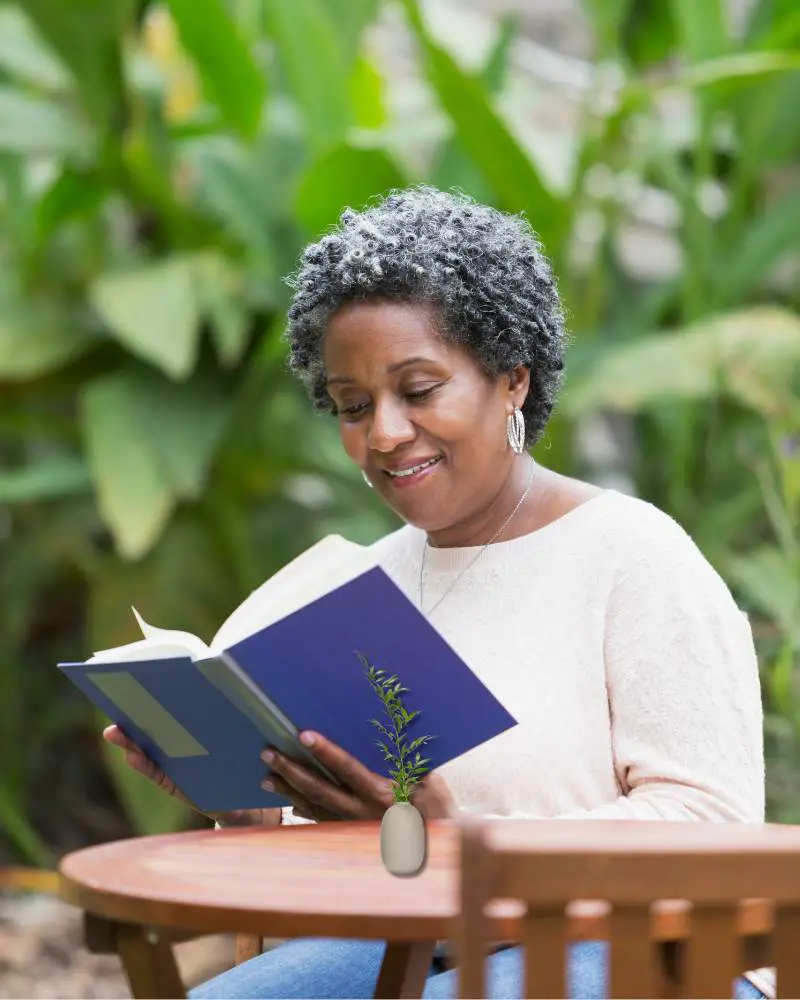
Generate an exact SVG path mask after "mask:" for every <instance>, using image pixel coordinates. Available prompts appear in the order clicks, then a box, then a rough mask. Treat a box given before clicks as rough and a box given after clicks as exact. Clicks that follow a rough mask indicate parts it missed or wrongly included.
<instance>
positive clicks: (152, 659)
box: [58, 535, 516, 812]
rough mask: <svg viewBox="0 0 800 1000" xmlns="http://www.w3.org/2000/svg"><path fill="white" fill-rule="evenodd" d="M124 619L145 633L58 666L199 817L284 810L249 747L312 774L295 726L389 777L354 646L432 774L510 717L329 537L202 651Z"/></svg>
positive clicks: (411, 611)
mask: <svg viewBox="0 0 800 1000" xmlns="http://www.w3.org/2000/svg"><path fill="white" fill-rule="evenodd" d="M134 614H136V617H137V619H138V621H139V624H140V626H141V628H142V631H143V634H144V639H142V640H139V641H138V642H134V643H131V644H129V645H127V646H120V647H117V648H116V649H111V650H104V651H101V652H99V653H96V654H95V655H94V656H93V657H91V658H90V659H89V660H87V661H85V662H83V663H60V664H59V665H58V666H59V668H60V669H61V670H62V671H63V672H64V674H65V675H66V676H67V677H68V678H69V679H70V680H71V681H72V682H73V683H74V684H75V685H76V686H77V687H79V688H80V689H81V691H83V692H84V694H86V695H87V697H88V698H89V699H90V700H91V701H92V702H93V703H94V704H95V705H96V706H97V707H98V708H99V709H100V710H101V711H102V712H104V713H105V714H106V715H107V716H108V717H109V719H111V720H112V721H113V722H115V723H116V724H117V725H118V726H120V728H121V729H122V730H123V731H124V732H125V733H126V734H127V735H128V736H129V737H130V738H131V739H132V740H134V742H135V743H137V744H138V745H139V746H140V747H141V748H142V750H143V751H144V752H145V753H146V754H147V755H148V756H149V757H150V758H151V759H152V760H153V761H154V762H155V763H156V764H157V765H158V766H159V767H160V768H161V769H162V770H163V771H164V772H165V773H166V774H167V775H168V776H169V777H170V778H171V779H172V780H173V781H174V782H175V784H176V785H177V787H178V788H179V789H180V790H181V791H182V792H183V793H184V795H186V797H187V798H188V799H189V800H190V801H192V802H193V803H194V804H195V805H196V806H197V807H198V808H199V809H201V810H202V811H204V812H222V811H226V810H232V809H251V808H260V807H261V808H263V807H266V808H269V807H275V806H285V805H290V804H291V803H290V801H289V800H288V799H286V798H284V797H283V796H282V795H278V794H276V793H274V792H266V791H264V790H263V789H262V788H261V782H262V781H263V780H264V778H265V777H266V776H267V772H268V768H267V766H266V765H265V764H264V762H263V761H262V760H261V759H260V753H261V751H262V750H264V749H265V747H266V746H268V745H272V746H275V747H277V748H278V749H280V750H281V751H282V752H283V753H285V754H287V755H288V756H290V757H293V758H294V759H296V760H298V761H301V762H304V763H306V764H307V765H308V766H309V767H311V768H317V769H318V770H320V771H321V772H323V773H324V769H323V768H322V767H321V765H320V764H319V762H317V761H316V759H315V758H314V757H313V756H312V754H311V753H310V752H309V751H308V750H306V748H305V747H303V745H302V744H301V743H300V742H299V739H298V736H299V733H301V732H302V731H303V730H305V729H311V730H314V731H316V732H319V733H321V734H322V735H323V736H325V737H327V738H328V739H329V740H332V741H333V742H334V743H336V744H338V745H339V746H341V747H342V748H344V749H345V750H346V751H347V752H348V753H350V754H352V755H353V756H354V757H356V758H357V759H358V760H360V761H361V762H362V763H363V764H364V765H365V766H366V767H367V768H369V769H370V770H371V771H375V772H377V773H379V774H383V775H387V774H388V772H387V768H388V767H389V765H387V763H386V762H385V760H384V756H383V753H382V752H381V750H380V749H379V747H378V746H377V745H376V739H377V738H378V737H379V734H378V732H377V730H376V729H375V727H374V726H373V725H372V724H371V723H370V720H371V719H378V720H379V721H381V722H385V721H386V719H385V717H384V714H383V712H384V709H383V705H382V703H381V700H380V698H379V697H378V696H377V695H376V694H375V692H374V691H373V690H372V688H371V686H370V684H369V682H368V680H367V679H366V677H365V674H364V666H363V663H362V660H361V659H360V657H359V654H361V655H363V656H364V657H365V658H366V659H367V660H368V661H369V662H370V663H371V664H372V665H373V666H374V667H376V668H377V669H379V670H383V671H384V672H385V674H386V676H391V675H393V674H396V675H398V679H399V681H400V682H401V683H402V684H403V686H404V687H405V688H407V689H408V691H407V693H405V694H403V696H402V697H403V703H404V705H405V707H406V709H407V710H408V711H410V712H413V711H418V712H419V715H418V716H417V717H416V718H415V719H414V720H413V722H412V723H411V724H410V725H409V727H408V729H407V732H408V736H409V740H412V739H414V738H415V737H416V736H432V737H433V739H432V740H431V741H430V742H428V743H427V744H425V746H424V747H423V751H424V756H425V757H427V758H429V764H428V767H429V769H430V770H432V771H433V770H436V769H437V768H439V767H441V766H442V765H443V764H445V763H447V762H448V761H450V760H453V759H454V758H456V757H459V756H461V755H462V754H464V753H467V752H468V751H469V750H472V749H473V748H474V747H476V746H479V745H480V744H481V743H484V742H486V741H487V740H490V739H492V738H493V737H495V736H497V735H499V734H500V733H502V732H504V731H505V730H507V729H510V728H511V727H512V726H514V725H516V719H514V718H513V717H512V716H511V715H510V713H509V712H508V711H507V710H506V709H505V708H504V707H503V706H502V705H501V704H500V702H499V701H498V700H497V699H496V698H495V697H494V695H493V694H492V693H491V692H490V691H489V690H488V688H487V687H486V686H485V685H484V684H483V682H482V681H481V680H480V679H479V678H478V677H477V676H476V675H475V674H474V673H473V671H472V670H471V669H470V668H469V667H468V666H467V664H466V663H464V661H463V660H462V659H461V658H460V657H459V656H458V655H457V654H456V653H455V651H454V650H453V649H452V648H451V647H450V646H449V645H448V643H447V642H446V641H445V640H444V639H443V638H442V636H441V635H440V634H439V633H438V632H437V631H436V629H435V628H434V627H433V626H432V625H431V624H430V623H429V622H428V621H427V619H426V618H425V617H424V616H423V615H422V614H421V613H420V611H419V610H418V609H417V607H416V606H415V605H414V604H413V603H412V602H411V601H410V600H408V598H407V597H406V596H405V594H403V592H402V591H401V590H400V589H399V588H398V587H397V586H396V585H395V584H394V583H393V582H392V580H391V579H390V578H389V576H388V575H387V574H386V573H385V572H384V571H383V570H382V569H381V568H380V567H379V566H378V565H377V564H376V563H375V559H374V555H373V554H372V552H371V550H370V549H368V548H365V547H362V546H359V545H355V544H354V543H351V542H347V541H345V540H344V539H342V538H340V537H338V536H336V535H332V536H329V537H328V538H326V539H323V541H321V542H319V543H317V545H315V546H312V547H311V548H310V549H309V550H308V551H307V552H305V553H303V554H302V555H301V556H299V557H298V558H297V559H295V560H294V561H293V562H291V563H289V565H288V566H286V567H284V568H283V569H282V570H280V571H279V572H278V573H276V574H275V576H273V577H272V578H271V579H270V580H268V581H267V582H266V583H265V584H263V585H262V586H261V587H259V588H258V590H256V591H254V593H253V594H251V595H250V597H248V598H247V599H246V600H245V601H244V603H243V604H242V605H240V606H239V607H238V608H237V609H236V611H234V613H233V614H232V615H231V617H230V618H229V619H228V620H227V621H226V622H225V623H224V625H223V626H222V627H221V628H220V630H219V632H218V633H217V635H216V637H215V638H214V640H213V641H212V643H211V644H210V645H206V644H205V643H203V642H202V641H201V640H200V639H198V638H197V637H196V636H193V635H191V634H190V633H187V632H178V631H174V630H170V629H160V628H154V627H152V626H150V625H148V624H147V623H146V622H144V621H143V620H142V619H141V617H140V616H139V615H138V614H137V613H136V611H135V609H134ZM325 776H326V777H327V778H328V779H329V780H330V779H333V780H335V776H334V775H330V774H326V775H325Z"/></svg>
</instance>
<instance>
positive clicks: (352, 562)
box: [211, 535, 377, 653]
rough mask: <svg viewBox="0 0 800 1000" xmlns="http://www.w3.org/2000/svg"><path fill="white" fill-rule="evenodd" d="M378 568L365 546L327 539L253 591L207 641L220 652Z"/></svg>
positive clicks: (212, 648)
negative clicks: (210, 640) (211, 638)
mask: <svg viewBox="0 0 800 1000" xmlns="http://www.w3.org/2000/svg"><path fill="white" fill-rule="evenodd" d="M376 565H377V559H376V557H375V555H374V553H373V552H372V550H371V549H369V548H368V547H367V546H364V545H358V544H356V543H355V542H348V541H347V540H346V539H344V538H342V537H341V536H340V535H328V536H327V538H323V539H322V541H319V542H317V543H316V544H315V545H312V546H311V548H309V549H306V551H305V552H303V553H301V554H300V555H299V556H298V557H297V558H296V559H293V560H292V562H290V563H287V565H286V566H284V567H283V569H280V570H278V572H277V573H275V574H274V576H271V577H270V578H269V580H267V581H266V583H263V584H262V585H261V586H260V587H258V589H257V590H254V591H253V593H252V594H250V596H249V597H247V598H246V599H245V601H244V602H243V603H242V604H240V605H239V607H238V608H237V609H236V610H235V611H234V612H233V614H232V615H231V616H230V617H229V618H228V619H227V621H225V622H224V623H223V624H222V626H221V627H220V629H219V631H218V632H217V634H216V635H215V636H214V639H213V640H212V642H211V651H212V653H221V652H224V651H225V650H226V649H228V648H230V647H231V646H233V645H235V643H237V642H241V640H242V639H247V638H248V637H249V636H251V635H255V634H256V632H260V631H261V629H263V628H266V627H267V626H268V625H273V624H274V623H275V622H277V621H280V619H281V618H286V617H287V616H288V615H290V614H292V613H293V612H295V611H299V609H300V608H303V607H305V606H306V605H307V604H311V602H312V601H315V600H317V599H318V598H320V597H323V596H324V595H325V594H328V593H330V592H331V591H332V590H336V588H337V587H341V586H343V585H344V584H345V583H349V581H350V580H355V579H356V577H358V576H361V574H362V573H366V572H367V571H368V570H370V569H372V568H373V567H374V566H376Z"/></svg>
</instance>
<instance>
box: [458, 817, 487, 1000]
mask: <svg viewBox="0 0 800 1000" xmlns="http://www.w3.org/2000/svg"><path fill="white" fill-rule="evenodd" d="M496 869H497V865H496V863H495V858H494V856H493V855H492V854H491V852H489V851H487V849H486V844H485V841H484V834H483V829H482V828H481V826H480V825H479V824H478V823H475V822H469V821H465V823H464V825H463V826H462V829H461V878H460V882H459V890H460V893H459V894H460V906H459V912H458V915H457V917H456V920H455V924H454V931H455V933H454V935H453V940H454V943H455V952H456V954H455V960H456V967H457V968H456V991H457V992H456V996H458V997H460V998H461V1000H480V998H482V997H486V996H488V990H487V986H486V978H487V976H486V958H487V955H488V950H489V937H490V931H489V926H490V925H489V920H488V918H487V916H486V904H487V902H488V899H489V888H490V886H491V884H492V875H493V874H494V873H495V872H496Z"/></svg>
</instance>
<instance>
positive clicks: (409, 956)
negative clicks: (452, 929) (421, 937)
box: [375, 941, 436, 1000]
mask: <svg viewBox="0 0 800 1000" xmlns="http://www.w3.org/2000/svg"><path fill="white" fill-rule="evenodd" d="M435 950H436V942H435V941H402V942H398V941H390V942H387V944H386V952H385V954H384V956H383V963H382V964H381V971H380V974H379V975H378V983H377V985H376V987H375V997H376V1000H377V998H379V1000H389V998H393V997H396V998H397V1000H406V998H409V997H413V998H419V997H421V996H422V992H423V990H424V989H425V980H426V979H427V978H428V973H429V972H430V970H431V962H432V961H433V953H434V951H435Z"/></svg>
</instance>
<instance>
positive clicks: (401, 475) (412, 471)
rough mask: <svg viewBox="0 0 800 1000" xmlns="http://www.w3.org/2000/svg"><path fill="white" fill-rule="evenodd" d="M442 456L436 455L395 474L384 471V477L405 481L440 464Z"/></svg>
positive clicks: (387, 470)
mask: <svg viewBox="0 0 800 1000" xmlns="http://www.w3.org/2000/svg"><path fill="white" fill-rule="evenodd" d="M441 460H442V456H441V455H436V456H435V457H434V458H429V459H428V460H427V462H420V463H419V465H412V466H410V467H409V468H408V469H400V470H398V471H397V472H390V471H389V469H385V470H384V471H385V472H386V475H387V476H389V477H391V478H392V479H405V478H407V477H408V476H414V475H416V474H417V473H419V472H422V471H423V469H429V468H430V467H431V466H432V465H438V463H439V462H441Z"/></svg>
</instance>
